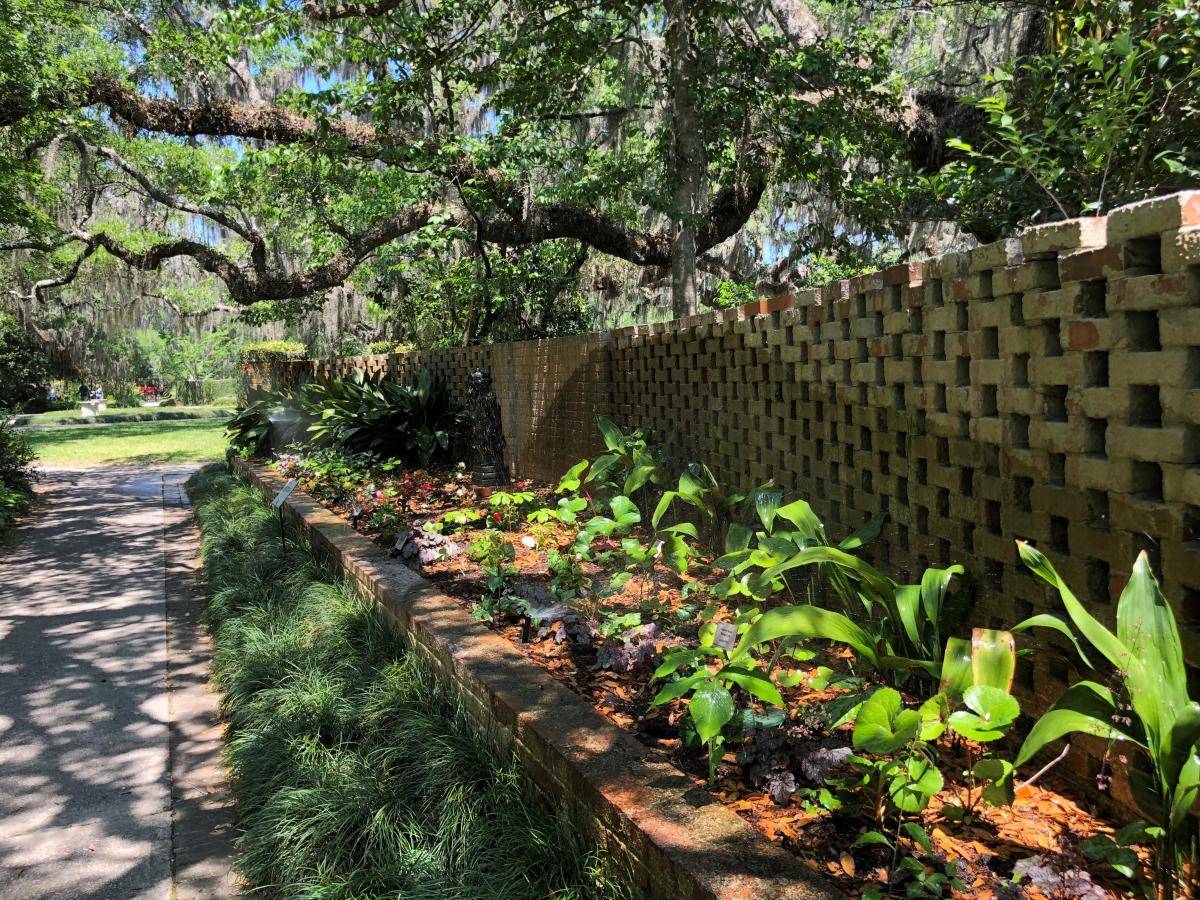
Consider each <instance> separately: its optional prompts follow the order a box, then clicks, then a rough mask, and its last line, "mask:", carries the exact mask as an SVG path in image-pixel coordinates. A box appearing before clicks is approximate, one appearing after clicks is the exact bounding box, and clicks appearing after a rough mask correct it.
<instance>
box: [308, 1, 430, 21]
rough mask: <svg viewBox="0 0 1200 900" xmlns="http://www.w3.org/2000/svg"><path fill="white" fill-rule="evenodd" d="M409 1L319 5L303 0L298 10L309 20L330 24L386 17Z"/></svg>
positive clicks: (315, 2)
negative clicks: (334, 21)
mask: <svg viewBox="0 0 1200 900" xmlns="http://www.w3.org/2000/svg"><path fill="white" fill-rule="evenodd" d="M406 2H411V0H375V2H373V3H320V2H318V0H304V2H303V3H302V4H301V5H300V8H301V9H302V10H304V14H305V15H306V16H308V17H309V18H310V19H313V20H315V21H317V22H332V21H333V20H335V19H374V18H378V17H379V16H386V15H387V14H388V13H390V12H392V11H393V10H396V9H399V8H400V7H401V6H403V5H404V4H405V3H406Z"/></svg>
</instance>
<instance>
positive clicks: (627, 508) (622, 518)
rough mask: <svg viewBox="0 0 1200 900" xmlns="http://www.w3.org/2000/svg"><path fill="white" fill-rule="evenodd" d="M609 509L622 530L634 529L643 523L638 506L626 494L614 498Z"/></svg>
mask: <svg viewBox="0 0 1200 900" xmlns="http://www.w3.org/2000/svg"><path fill="white" fill-rule="evenodd" d="M608 507H609V509H611V510H612V514H613V516H614V517H615V518H616V520H617V524H618V525H619V526H620V527H622V528H629V527H632V526H633V525H636V524H637V523H638V522H640V521H642V514H641V513H640V512H638V508H637V504H636V503H634V502H633V501H632V500H630V499H629V498H628V497H626V496H625V495H624V494H618V495H617V496H615V497H613V498H612V500H610V501H609V503H608Z"/></svg>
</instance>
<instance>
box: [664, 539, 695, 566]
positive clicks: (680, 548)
mask: <svg viewBox="0 0 1200 900" xmlns="http://www.w3.org/2000/svg"><path fill="white" fill-rule="evenodd" d="M690 557H691V548H690V547H689V546H688V544H687V541H685V540H684V539H683V538H681V537H680V536H679V535H678V534H669V535H667V536H666V537H664V538H663V539H662V561H663V563H664V564H665V565H666V566H667V568H669V569H670V570H671V571H673V572H674V573H675V574H677V575H684V574H686V573H687V570H688V559H689V558H690Z"/></svg>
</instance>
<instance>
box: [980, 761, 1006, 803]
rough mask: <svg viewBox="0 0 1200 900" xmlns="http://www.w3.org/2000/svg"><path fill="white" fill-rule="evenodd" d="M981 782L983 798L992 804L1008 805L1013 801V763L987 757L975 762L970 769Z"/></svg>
mask: <svg viewBox="0 0 1200 900" xmlns="http://www.w3.org/2000/svg"><path fill="white" fill-rule="evenodd" d="M971 771H972V773H973V774H974V776H975V777H976V778H977V779H978V780H980V781H983V782H987V783H986V784H985V785H984V787H983V799H984V800H986V801H987V802H988V803H990V804H992V806H1008V805H1009V804H1011V803H1012V802H1013V796H1014V787H1013V771H1014V770H1013V764H1012V763H1010V762H1009V761H1008V760H1006V759H997V758H995V757H988V758H987V759H981V760H980V761H979V762H977V763H975V768H974V769H972V770H971Z"/></svg>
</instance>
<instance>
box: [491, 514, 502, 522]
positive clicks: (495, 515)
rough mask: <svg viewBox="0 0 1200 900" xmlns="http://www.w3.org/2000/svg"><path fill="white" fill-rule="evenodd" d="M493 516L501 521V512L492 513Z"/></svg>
mask: <svg viewBox="0 0 1200 900" xmlns="http://www.w3.org/2000/svg"><path fill="white" fill-rule="evenodd" d="M492 518H493V519H495V520H496V521H497V522H499V521H500V513H498V512H496V513H492Z"/></svg>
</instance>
